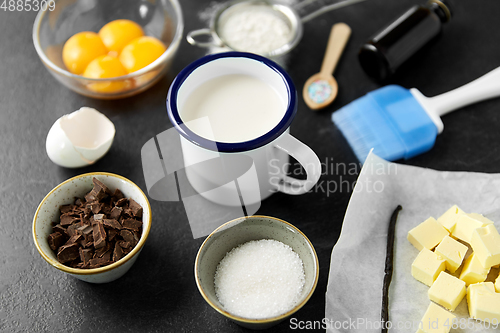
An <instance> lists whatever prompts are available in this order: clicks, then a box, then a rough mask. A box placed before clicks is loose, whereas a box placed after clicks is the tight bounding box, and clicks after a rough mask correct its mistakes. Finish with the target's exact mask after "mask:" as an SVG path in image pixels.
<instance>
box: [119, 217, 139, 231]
mask: <svg viewBox="0 0 500 333" xmlns="http://www.w3.org/2000/svg"><path fill="white" fill-rule="evenodd" d="M122 225H123V227H124V228H125V229H129V230H133V231H139V228H140V227H142V222H141V221H137V220H136V219H126V220H123V222H122Z"/></svg>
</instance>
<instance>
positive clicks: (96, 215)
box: [91, 214, 106, 224]
mask: <svg viewBox="0 0 500 333" xmlns="http://www.w3.org/2000/svg"><path fill="white" fill-rule="evenodd" d="M105 217H106V216H105V215H104V214H95V215H94V216H93V218H94V221H98V220H102V219H104V218H105ZM91 221H92V218H91ZM92 224H93V223H92Z"/></svg>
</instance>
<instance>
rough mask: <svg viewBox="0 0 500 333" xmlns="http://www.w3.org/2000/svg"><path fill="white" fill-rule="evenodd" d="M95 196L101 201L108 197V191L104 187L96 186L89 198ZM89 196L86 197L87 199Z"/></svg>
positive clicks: (95, 198)
mask: <svg viewBox="0 0 500 333" xmlns="http://www.w3.org/2000/svg"><path fill="white" fill-rule="evenodd" d="M92 197H93V198H94V200H96V201H100V200H102V199H104V198H105V197H106V192H105V191H104V190H103V189H102V188H96V187H94V188H93V189H92V191H90V193H89V198H92ZM86 198H87V197H85V199H86Z"/></svg>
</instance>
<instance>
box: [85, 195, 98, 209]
mask: <svg viewBox="0 0 500 333" xmlns="http://www.w3.org/2000/svg"><path fill="white" fill-rule="evenodd" d="M96 200H97V199H96V197H95V196H94V194H93V193H92V191H90V192H89V193H87V194H86V195H85V201H86V202H88V203H90V202H94V201H96ZM87 208H89V209H90V207H89V205H87Z"/></svg>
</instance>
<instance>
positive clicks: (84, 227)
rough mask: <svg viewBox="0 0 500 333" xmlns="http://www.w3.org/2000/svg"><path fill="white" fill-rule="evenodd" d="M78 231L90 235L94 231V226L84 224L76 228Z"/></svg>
mask: <svg viewBox="0 0 500 333" xmlns="http://www.w3.org/2000/svg"><path fill="white" fill-rule="evenodd" d="M76 231H77V232H78V233H79V234H81V235H89V234H90V233H91V232H92V226H91V225H87V224H84V225H82V226H79V227H78V228H76Z"/></svg>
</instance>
